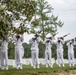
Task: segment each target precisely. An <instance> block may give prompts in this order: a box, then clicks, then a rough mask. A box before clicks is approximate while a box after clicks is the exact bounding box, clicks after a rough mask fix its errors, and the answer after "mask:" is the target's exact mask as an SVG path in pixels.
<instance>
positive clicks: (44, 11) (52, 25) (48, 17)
mask: <svg viewBox="0 0 76 75" xmlns="http://www.w3.org/2000/svg"><path fill="white" fill-rule="evenodd" d="M52 10H53V8H52V7H51V5H50V4H48V2H47V1H45V0H38V1H37V7H36V12H35V17H34V19H33V21H32V22H31V24H32V25H31V26H32V27H31V30H30V32H31V33H39V34H41V37H42V39H43V40H44V38H45V35H46V34H48V33H52V34H54V33H56V32H57V27H62V25H63V23H62V22H61V21H58V16H57V17H55V16H54V15H53V14H52Z"/></svg>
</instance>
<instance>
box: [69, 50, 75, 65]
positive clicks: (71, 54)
mask: <svg viewBox="0 0 76 75" xmlns="http://www.w3.org/2000/svg"><path fill="white" fill-rule="evenodd" d="M68 60H69V64H74V51H70V52H69V51H68Z"/></svg>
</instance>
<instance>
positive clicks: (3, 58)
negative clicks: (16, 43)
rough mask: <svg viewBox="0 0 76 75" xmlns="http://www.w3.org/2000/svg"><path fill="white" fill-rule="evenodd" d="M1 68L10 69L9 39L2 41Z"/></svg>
mask: <svg viewBox="0 0 76 75" xmlns="http://www.w3.org/2000/svg"><path fill="white" fill-rule="evenodd" d="M0 52H1V53H0V54H1V69H2V70H4V68H5V69H6V70H8V40H7V41H6V40H2V41H1V51H0Z"/></svg>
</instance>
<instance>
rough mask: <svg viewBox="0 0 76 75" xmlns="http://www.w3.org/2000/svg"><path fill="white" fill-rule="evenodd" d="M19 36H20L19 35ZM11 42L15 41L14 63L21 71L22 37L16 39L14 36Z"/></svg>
mask: <svg viewBox="0 0 76 75" xmlns="http://www.w3.org/2000/svg"><path fill="white" fill-rule="evenodd" d="M19 36H20V35H19ZM13 40H14V41H15V63H16V68H17V69H22V57H23V56H24V48H23V46H22V43H23V35H21V36H20V37H19V38H18V39H17V38H16V36H14V38H13Z"/></svg>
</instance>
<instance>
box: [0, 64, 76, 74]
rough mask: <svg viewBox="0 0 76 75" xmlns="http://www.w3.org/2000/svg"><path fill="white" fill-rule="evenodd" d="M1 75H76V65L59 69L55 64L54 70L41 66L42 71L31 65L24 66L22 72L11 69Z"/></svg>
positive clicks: (1, 72) (0, 71)
mask: <svg viewBox="0 0 76 75" xmlns="http://www.w3.org/2000/svg"><path fill="white" fill-rule="evenodd" d="M0 75H76V65H75V66H74V67H69V65H68V64H66V65H65V67H62V68H59V67H58V66H57V65H56V64H54V67H53V68H50V67H48V68H45V65H41V67H40V69H33V68H32V67H31V66H30V65H29V66H27V65H23V69H22V70H17V69H16V68H13V67H11V66H10V67H9V70H1V69H0Z"/></svg>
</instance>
